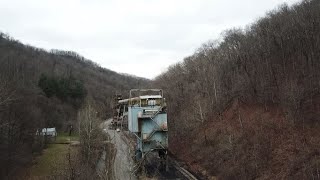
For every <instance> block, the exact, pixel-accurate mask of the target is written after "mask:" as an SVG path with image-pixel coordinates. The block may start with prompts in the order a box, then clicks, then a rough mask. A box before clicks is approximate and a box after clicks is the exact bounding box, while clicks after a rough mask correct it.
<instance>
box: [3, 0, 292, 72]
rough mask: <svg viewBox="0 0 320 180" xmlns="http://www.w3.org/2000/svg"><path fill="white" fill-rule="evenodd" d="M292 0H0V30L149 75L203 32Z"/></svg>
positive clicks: (184, 52)
mask: <svg viewBox="0 0 320 180" xmlns="http://www.w3.org/2000/svg"><path fill="white" fill-rule="evenodd" d="M297 1H298V0H241V1H240V0H52V1H51V0H50V1H49V0H48V1H47V0H24V1H23V0H20V1H19V0H0V31H2V32H4V33H8V34H9V35H11V36H12V37H14V38H15V39H18V40H20V41H21V42H23V43H26V44H30V45H33V46H36V47H40V48H44V49H47V50H50V49H61V50H72V51H75V52H78V53H79V54H81V55H82V56H84V57H86V58H88V59H90V60H92V61H95V62H97V63H98V64H100V65H101V66H103V67H105V68H108V69H112V70H114V71H117V72H122V73H128V74H133V75H136V76H142V77H146V78H154V77H155V76H157V75H158V74H160V73H161V72H164V71H165V70H166V68H167V67H168V66H169V65H171V64H173V63H176V62H178V61H181V60H182V59H183V58H184V57H186V56H188V55H191V54H192V53H193V52H194V51H195V50H196V49H197V48H198V47H200V45H201V44H202V43H204V42H207V41H208V40H212V39H218V38H219V37H221V33H222V32H223V31H224V30H226V29H230V28H233V27H244V26H246V25H248V24H250V23H252V22H254V21H255V20H256V19H258V18H259V17H262V16H264V14H265V13H266V12H267V11H269V10H272V9H274V8H276V7H277V6H278V5H280V4H282V3H284V2H286V3H288V4H292V3H294V2H297Z"/></svg>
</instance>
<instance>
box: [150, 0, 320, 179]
mask: <svg viewBox="0 0 320 180" xmlns="http://www.w3.org/2000/svg"><path fill="white" fill-rule="evenodd" d="M154 85H155V86H159V87H161V88H163V89H164V92H165V95H166V98H167V101H168V113H169V115H168V116H169V119H170V121H169V127H170V131H169V132H170V136H169V143H170V150H171V152H172V153H173V154H175V155H176V156H178V158H181V159H183V160H186V161H187V162H188V164H189V166H190V167H191V169H193V170H194V171H195V172H198V173H201V174H202V175H204V176H206V177H207V178H209V177H211V176H218V178H222V179H256V178H259V179H317V178H319V168H320V154H319V149H320V126H319V122H320V121H319V120H320V119H319V117H320V1H319V0H306V1H302V2H301V3H299V4H296V5H293V6H291V7H288V6H287V5H282V6H280V7H279V8H277V9H276V10H274V11H271V12H269V13H267V14H266V16H265V17H263V18H261V19H259V20H257V21H256V22H254V23H252V24H251V25H250V26H248V27H246V28H244V29H243V28H235V29H231V30H227V31H225V33H224V35H223V39H222V40H221V41H210V42H208V43H205V44H204V45H202V47H200V48H199V49H198V50H197V51H196V52H195V53H194V54H193V55H191V56H189V57H187V58H185V59H184V60H183V62H181V63H177V64H175V65H173V66H171V67H170V68H169V69H168V71H167V72H165V73H163V74H161V75H160V76H158V77H157V78H156V79H155V82H154Z"/></svg>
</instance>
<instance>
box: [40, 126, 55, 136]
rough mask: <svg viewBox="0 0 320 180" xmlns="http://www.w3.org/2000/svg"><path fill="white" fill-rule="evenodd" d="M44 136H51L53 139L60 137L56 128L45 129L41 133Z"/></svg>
mask: <svg viewBox="0 0 320 180" xmlns="http://www.w3.org/2000/svg"><path fill="white" fill-rule="evenodd" d="M40 135H42V136H51V137H56V136H57V135H58V133H57V131H56V128H55V127H53V128H43V129H42V131H41V134H40Z"/></svg>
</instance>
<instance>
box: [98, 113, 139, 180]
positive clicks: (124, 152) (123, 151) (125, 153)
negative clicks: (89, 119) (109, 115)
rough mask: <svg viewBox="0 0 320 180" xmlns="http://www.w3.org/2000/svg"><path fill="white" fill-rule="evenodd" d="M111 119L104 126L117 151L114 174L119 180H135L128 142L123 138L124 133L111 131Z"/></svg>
mask: <svg viewBox="0 0 320 180" xmlns="http://www.w3.org/2000/svg"><path fill="white" fill-rule="evenodd" d="M110 122H111V119H109V120H107V121H106V122H104V124H103V128H104V131H105V132H106V133H108V134H109V136H110V138H111V140H110V141H111V143H113V144H114V145H115V148H116V149H117V150H116V157H115V160H114V174H115V178H116V179H117V180H123V179H128V180H129V179H132V180H135V179H137V177H135V176H134V175H133V174H132V172H131V168H132V167H133V161H132V159H131V158H130V154H132V153H131V150H130V148H129V146H128V145H127V142H124V140H123V139H122V138H121V136H122V132H116V131H115V130H111V129H109V128H108V125H109V124H110Z"/></svg>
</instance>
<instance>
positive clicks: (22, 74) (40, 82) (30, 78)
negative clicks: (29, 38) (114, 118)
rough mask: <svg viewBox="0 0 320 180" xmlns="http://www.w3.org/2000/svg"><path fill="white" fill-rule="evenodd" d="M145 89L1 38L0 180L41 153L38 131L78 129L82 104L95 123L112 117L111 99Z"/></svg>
mask: <svg viewBox="0 0 320 180" xmlns="http://www.w3.org/2000/svg"><path fill="white" fill-rule="evenodd" d="M148 83H149V80H147V79H143V78H138V77H133V76H130V75H123V74H118V73H116V72H114V71H111V70H108V69H105V68H102V67H100V66H99V65H98V64H95V63H94V62H92V61H90V60H88V59H85V58H84V57H81V56H80V55H78V54H77V53H74V52H70V51H59V50H52V51H50V52H48V51H45V50H43V49H39V48H35V47H32V46H29V45H24V44H22V43H20V42H19V41H17V40H15V39H13V38H11V37H10V36H8V35H6V34H3V33H0V142H1V143H0V178H1V177H3V176H7V177H12V176H13V175H14V174H15V173H17V172H19V170H20V169H21V168H22V167H27V166H28V164H29V163H30V162H31V160H32V158H33V154H34V153H35V152H40V151H41V149H42V147H43V146H40V145H39V144H37V142H36V141H35V136H36V132H37V130H41V129H42V128H44V127H56V128H58V131H59V132H64V131H66V130H67V127H68V126H69V125H74V126H76V125H77V124H76V122H77V121H76V119H77V113H78V110H79V109H80V108H81V107H82V106H83V104H84V102H85V101H90V105H91V106H93V107H92V109H94V110H95V111H96V115H97V116H98V117H99V118H101V119H105V118H106V117H110V115H111V114H110V111H109V109H111V107H110V106H111V99H112V96H113V95H114V94H115V93H123V94H125V93H127V92H128V89H131V88H139V87H142V86H146V85H147V84H148ZM15 175H16V174H15Z"/></svg>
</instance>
